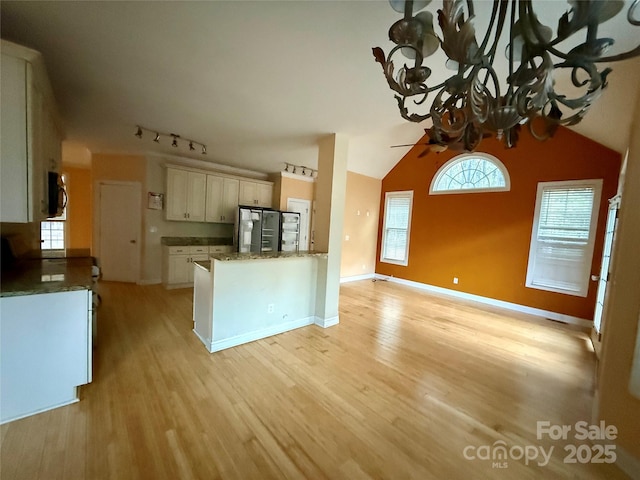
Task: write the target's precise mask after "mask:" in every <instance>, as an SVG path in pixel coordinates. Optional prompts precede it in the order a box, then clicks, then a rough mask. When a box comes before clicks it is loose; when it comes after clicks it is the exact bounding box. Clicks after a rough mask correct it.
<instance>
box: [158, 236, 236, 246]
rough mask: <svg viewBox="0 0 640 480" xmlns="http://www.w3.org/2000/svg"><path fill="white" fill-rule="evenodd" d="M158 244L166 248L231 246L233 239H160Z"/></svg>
mask: <svg viewBox="0 0 640 480" xmlns="http://www.w3.org/2000/svg"><path fill="white" fill-rule="evenodd" d="M160 243H161V244H162V245H167V246H168V247H182V246H187V245H233V238H226V237H160Z"/></svg>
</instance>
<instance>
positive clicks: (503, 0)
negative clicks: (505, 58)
mask: <svg viewBox="0 0 640 480" xmlns="http://www.w3.org/2000/svg"><path fill="white" fill-rule="evenodd" d="M499 2H500V14H499V16H498V24H497V25H496V35H495V38H494V40H493V44H492V45H491V49H490V50H489V56H490V57H493V58H495V53H496V50H497V48H498V40H500V36H501V35H502V29H503V27H504V20H505V18H506V17H507V7H508V6H509V0H499ZM493 58H492V60H491V64H492V65H493Z"/></svg>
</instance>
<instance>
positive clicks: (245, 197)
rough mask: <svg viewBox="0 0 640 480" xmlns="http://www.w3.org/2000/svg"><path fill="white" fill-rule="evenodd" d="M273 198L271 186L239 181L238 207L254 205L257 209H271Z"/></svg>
mask: <svg viewBox="0 0 640 480" xmlns="http://www.w3.org/2000/svg"><path fill="white" fill-rule="evenodd" d="M272 197H273V184H271V183H262V182H252V181H249V180H241V181H240V199H239V201H240V205H249V206H251V205H255V206H258V207H271V205H272Z"/></svg>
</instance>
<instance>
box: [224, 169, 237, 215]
mask: <svg viewBox="0 0 640 480" xmlns="http://www.w3.org/2000/svg"><path fill="white" fill-rule="evenodd" d="M239 190H240V181H239V180H236V179H234V178H225V179H224V192H223V195H222V197H223V198H222V221H223V222H224V223H235V221H236V213H237V210H238V197H239Z"/></svg>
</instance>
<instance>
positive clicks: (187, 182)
mask: <svg viewBox="0 0 640 480" xmlns="http://www.w3.org/2000/svg"><path fill="white" fill-rule="evenodd" d="M206 185H207V176H206V175H205V174H204V173H197V172H190V171H188V170H179V169H175V168H168V169H167V214H166V217H167V220H181V221H186V222H204V217H205V215H204V213H205V198H206V188H207V187H206Z"/></svg>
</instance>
